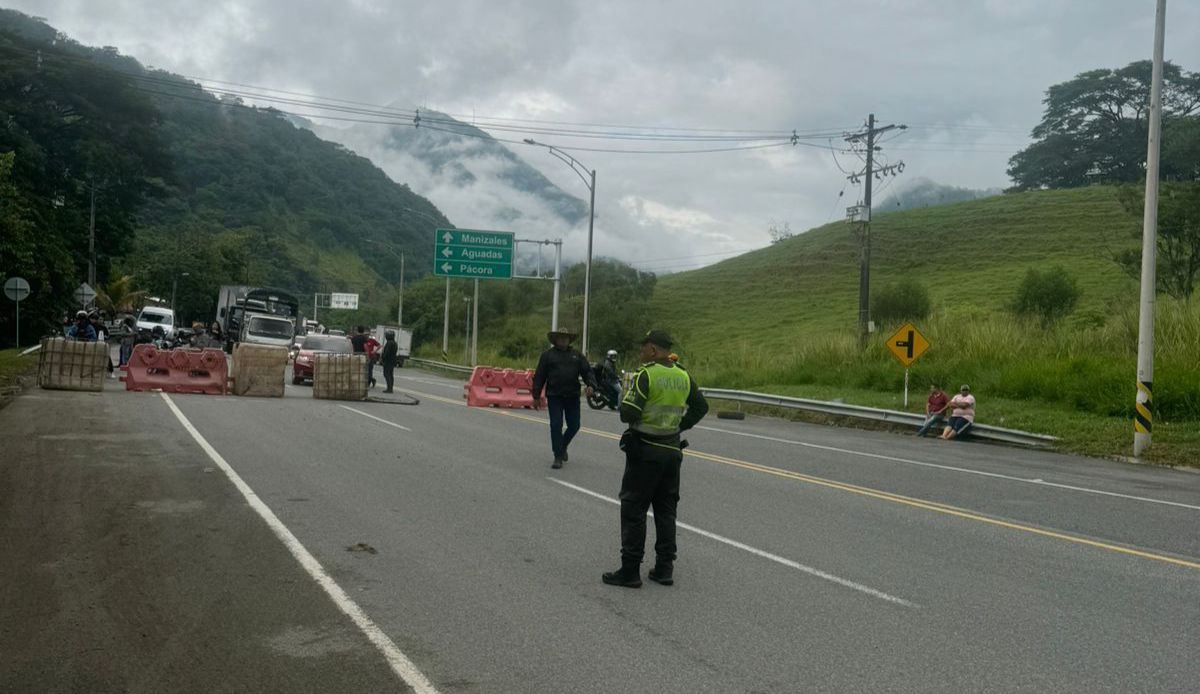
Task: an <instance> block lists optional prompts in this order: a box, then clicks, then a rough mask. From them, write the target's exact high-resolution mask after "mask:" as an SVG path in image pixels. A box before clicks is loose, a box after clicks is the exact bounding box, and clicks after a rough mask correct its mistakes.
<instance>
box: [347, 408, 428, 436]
mask: <svg viewBox="0 0 1200 694" xmlns="http://www.w3.org/2000/svg"><path fill="white" fill-rule="evenodd" d="M339 407H341V408H342V409H343V410H350V411H351V412H353V413H354V414H361V415H362V416H364V417H366V418H368V419H374V420H375V421H376V422H379V423H381V424H386V425H388V426H390V427H396V428H397V429H403V430H405V431H412V429H409V428H408V427H406V426H404V425H403V424H397V423H395V422H389V421H388V420H386V419H381V418H379V417H376V416H375V415H373V414H367V413H366V412H363V411H362V410H356V409H354V408H353V407H347V406H345V405H339Z"/></svg>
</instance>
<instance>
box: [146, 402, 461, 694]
mask: <svg viewBox="0 0 1200 694" xmlns="http://www.w3.org/2000/svg"><path fill="white" fill-rule="evenodd" d="M160 394H161V395H162V398H163V400H165V401H166V402H167V407H170V408H171V411H172V412H174V413H175V417H176V418H177V419H178V420H179V423H180V424H182V425H183V428H184V429H187V432H188V433H189V434H191V435H192V438H193V439H194V440H195V441H196V443H197V444H199V445H200V448H202V449H204V452H205V453H207V454H208V457H209V458H210V459H212V461H213V463H215V464H216V465H217V467H219V468H221V470H222V471H223V472H224V473H225V476H226V477H228V478H229V481H230V482H233V486H235V487H237V489H238V491H239V492H241V493H242V496H244V497H245V498H246V502H247V503H248V504H250V508H252V509H254V510H255V511H256V512H257V513H258V515H259V516H260V517H261V518H262V519H263V520H264V521H266V523H267V526H268V527H269V528H271V531H272V532H273V533H275V536H276V537H278V538H279V539H280V540H281V541H282V542H283V544H284V546H285V547H287V548H288V551H290V552H291V553H292V556H293V557H295V558H296V561H298V562H300V565H301V566H303V567H304V570H305V571H307V572H308V575H309V576H312V578H313V580H314V581H316V582H317V585H319V586H321V588H323V589H324V590H325V593H326V594H328V595H329V597H330V598H331V599H332V600H333V602H334V604H335V605H337V606H338V608H339V609H341V611H342V612H344V613H346V616H348V617H349V618H350V619H351V620H352V621H353V622H354V623H355V625H357V626H358V628H359V629H360V630H361V631H362V632H363V633H364V634H366V636H367V638H368V639H370V641H371V643H373V644H375V647H376V648H378V649H379V651H380V652H381V653H382V654H383V657H384V658H385V659H386V660H387V662H388V665H390V666H391V668H392V672H394V673H396V675H397V676H398V677H399V678H400V679H401V680H402V681H403V682H404V683H405V684H407V685H408V686H409V687H412V689H413V691H415V692H418V693H419V694H437V689H435V688H434V686H433V684H432V683H431V682H430V681H429V680H428V679H427V678H426V677H425V675H423V674H422V673H421V671H420V670H418V669H417V666H416V665H415V664H414V663H413V662H412V660H410V659H409V658H408V656H406V655H404V653H403V652H402V651H401V650H400V649H399V648H398V647H397V646H396V644H395V642H393V641H392V640H391V639H390V638H389V637H388V635H387V634H385V633H384V632H383V629H380V628H379V626H378V625H377V624H375V622H374V621H373V620H372V619H371V618H370V617H368V616H367V613H366V612H364V611H363V609H362V608H361V607H359V606H358V603H356V602H354V600H353V599H352V598H351V597H350V596H349V595H348V594H347V593H346V591H345V590H343V589H342V587H341V586H339V585H338V584H337V583H336V582H335V581H334V580H333V578H331V577H330V576H329V574H328V573H326V571H325V568H324V567H323V566H321V562H319V561H317V558H316V557H314V556H313V555H312V553H311V552H309V551H308V549H307V548H306V547H305V546H304V545H302V544H300V540H298V539H297V538H296V536H295V535H293V534H292V531H291V530H288V528H287V526H286V525H284V524H283V521H281V520H279V517H278V516H276V515H275V513H274V512H273V511H272V510H271V509H270V507H268V506H267V505H266V503H264V502H263V500H262V499H260V498H259V496H258V494H256V493H255V492H254V490H253V489H251V488H250V485H248V484H246V482H245V481H244V480H242V478H241V476H240V475H238V474H237V473H236V472H234V470H233V468H232V467H230V465H229V463H227V462H225V459H224V458H223V457H221V454H220V453H218V452H217V450H216V449H215V448H213V447H212V445H210V444H209V443H208V440H207V439H205V438H204V437H203V436H202V435H201V434H200V432H199V431H197V430H196V427H194V426H192V423H191V422H190V421H188V418H187V417H185V416H184V414H183V412H181V411H180V409H179V408H178V407H177V406H176V405H175V402H174V401H172V400H171V397H170V396H169V395H167V394H166V393H160Z"/></svg>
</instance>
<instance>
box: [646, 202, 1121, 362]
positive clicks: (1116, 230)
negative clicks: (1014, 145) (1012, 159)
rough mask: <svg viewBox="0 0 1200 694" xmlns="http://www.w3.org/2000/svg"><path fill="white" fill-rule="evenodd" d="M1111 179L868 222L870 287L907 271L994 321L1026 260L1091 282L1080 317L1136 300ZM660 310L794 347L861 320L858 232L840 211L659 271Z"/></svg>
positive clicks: (701, 345) (743, 338)
mask: <svg viewBox="0 0 1200 694" xmlns="http://www.w3.org/2000/svg"><path fill="white" fill-rule="evenodd" d="M1136 224H1137V221H1136V220H1132V219H1130V218H1129V217H1127V216H1126V215H1125V214H1124V212H1123V211H1122V210H1121V207H1120V205H1119V204H1118V203H1117V200H1116V197H1115V195H1114V192H1113V189H1112V188H1109V187H1103V186H1098V187H1094V188H1083V189H1077V190H1061V191H1039V192H1031V193H1019V194H1015V195H1003V196H997V197H993V198H987V199H984V200H978V201H971V202H963V203H957V204H953V205H945V206H942V207H932V208H925V209H920V210H911V211H907V212H897V213H892V214H887V215H879V216H877V217H876V220H875V222H874V223H873V225H872V263H871V286H872V288H873V289H874V290H878V289H880V288H882V287H883V286H885V285H887V284H888V283H889V282H891V281H895V280H898V279H900V278H903V277H910V276H911V277H917V278H919V279H920V280H921V281H922V282H923V283H924V284H925V286H926V287H927V288H928V289H929V292H930V295H931V297H932V299H933V302H934V307H935V313H937V314H939V315H941V316H946V317H951V318H957V317H971V318H974V319H977V320H987V319H988V318H990V317H992V316H1000V315H1003V314H1004V313H1005V311H1004V306H1005V304H1006V303H1007V302H1009V301H1010V300H1011V298H1012V295H1013V293H1014V291H1015V289H1016V286H1017V283H1018V282H1019V281H1020V280H1021V278H1022V277H1023V275H1024V273H1025V271H1026V269H1028V268H1039V269H1042V268H1049V267H1052V266H1054V265H1062V266H1063V267H1064V268H1066V269H1067V270H1068V271H1069V272H1070V273H1071V274H1072V275H1074V276H1075V277H1076V278H1077V279H1078V280H1079V286H1080V288H1081V289H1082V290H1083V296H1082V297H1081V300H1080V306H1079V308H1078V310H1077V311H1076V312H1075V318H1074V320H1075V321H1082V320H1094V319H1096V318H1097V317H1103V315H1106V314H1109V313H1112V312H1116V311H1120V310H1122V309H1124V308H1127V307H1131V306H1136V303H1137V286H1136V283H1135V282H1133V280H1131V279H1129V278H1128V277H1126V276H1125V275H1123V274H1122V273H1121V272H1120V270H1119V269H1118V268H1117V266H1116V265H1115V264H1114V263H1113V262H1112V261H1111V260H1109V259H1108V256H1109V255H1110V253H1111V251H1112V250H1114V249H1117V248H1124V247H1128V246H1133V245H1136V242H1135V241H1134V240H1133V239H1132V238H1130V237H1129V236H1128V233H1127V232H1128V230H1129V229H1130V228H1133V227H1134V226H1136ZM653 307H654V311H655V315H656V316H658V317H659V318H660V319H661V320H662V321H663V323H664V324H665V325H667V326H669V327H670V328H671V329H672V330H673V331H674V332H675V333H676V334H677V336H678V339H680V340H681V341H682V342H685V343H686V347H687V349H688V350H689V351H693V352H696V353H698V354H704V355H719V354H724V353H727V352H728V350H730V349H743V348H745V347H747V346H752V347H754V348H762V349H766V350H771V351H775V350H783V351H785V352H786V351H787V350H789V349H790V348H792V347H793V346H794V345H796V343H797V342H798V341H799V342H808V341H811V340H812V339H813V338H816V337H819V336H822V335H827V334H830V333H836V332H843V331H851V332H852V331H853V330H854V329H855V325H856V320H857V315H858V314H857V312H858V242H857V239H856V237H855V236H854V234H853V233H852V232H851V229H850V226H849V225H848V224H846V223H845V222H835V223H833V224H828V225H825V226H823V227H818V228H816V229H813V230H811V231H809V232H807V233H804V234H800V235H798V236H795V237H793V238H791V239H788V240H785V241H783V242H781V243H778V244H776V245H774V246H771V247H769V248H765V249H762V250H759V251H755V252H752V253H747V254H745V255H741V256H738V257H736V258H733V259H731V260H727V261H724V262H722V263H718V264H716V265H712V266H709V267H706V268H703V269H701V270H695V271H692V272H685V273H680V274H677V275H671V276H668V277H663V278H662V279H661V280H660V282H659V288H658V291H657V292H656V294H655V298H654V301H653Z"/></svg>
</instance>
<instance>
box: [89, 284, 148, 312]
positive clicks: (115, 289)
mask: <svg viewBox="0 0 1200 694" xmlns="http://www.w3.org/2000/svg"><path fill="white" fill-rule="evenodd" d="M145 298H146V292H144V291H142V290H138V289H134V288H133V275H122V276H120V277H118V278H116V279H114V280H112V281H111V282H109V283H108V284H106V285H104V286H103V287H101V288H99V289H97V290H96V305H97V306H99V307H100V308H101V309H103V310H105V311H107V312H108V315H110V316H115V315H117V314H118V313H132V312H133V311H134V310H135V309H137V308H138V304H140V303H141V302H142V300H143V299H145Z"/></svg>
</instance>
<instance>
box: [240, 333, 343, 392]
mask: <svg viewBox="0 0 1200 694" xmlns="http://www.w3.org/2000/svg"><path fill="white" fill-rule="evenodd" d="M287 361H288V350H287V347H277V346H274V345H255V344H249V343H243V342H239V343H237V344H236V345H234V348H233V388H232V390H233V394H234V395H249V396H254V397H262V398H282V397H283V385H284V379H285V377H286V375H287ZM364 368H366V367H364Z"/></svg>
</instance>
